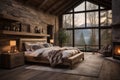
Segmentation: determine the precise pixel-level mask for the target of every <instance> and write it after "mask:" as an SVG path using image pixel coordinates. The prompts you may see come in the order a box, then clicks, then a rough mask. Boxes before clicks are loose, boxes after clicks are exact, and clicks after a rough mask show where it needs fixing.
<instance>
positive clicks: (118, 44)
mask: <svg viewBox="0 0 120 80" xmlns="http://www.w3.org/2000/svg"><path fill="white" fill-rule="evenodd" d="M112 31H113V33H112V34H113V35H112V36H113V37H112V38H113V42H112V44H113V49H112V53H113V58H116V59H120V24H117V25H113V29H112Z"/></svg>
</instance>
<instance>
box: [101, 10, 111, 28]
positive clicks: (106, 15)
mask: <svg viewBox="0 0 120 80" xmlns="http://www.w3.org/2000/svg"><path fill="white" fill-rule="evenodd" d="M100 17H101V21H100V22H101V23H100V24H101V26H109V25H111V23H112V11H111V10H109V11H101V13H100Z"/></svg>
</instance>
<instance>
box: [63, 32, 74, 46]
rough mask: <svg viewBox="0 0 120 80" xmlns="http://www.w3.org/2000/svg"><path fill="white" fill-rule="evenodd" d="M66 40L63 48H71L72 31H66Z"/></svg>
mask: <svg viewBox="0 0 120 80" xmlns="http://www.w3.org/2000/svg"><path fill="white" fill-rule="evenodd" d="M66 33H67V36H68V39H67V41H66V43H65V44H64V45H65V46H72V42H73V33H72V30H66Z"/></svg>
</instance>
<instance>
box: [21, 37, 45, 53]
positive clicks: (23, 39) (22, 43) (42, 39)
mask: <svg viewBox="0 0 120 80" xmlns="http://www.w3.org/2000/svg"><path fill="white" fill-rule="evenodd" d="M25 42H31V43H36V42H47V39H46V38H41V39H26V38H22V39H20V42H19V50H20V51H24V49H25V48H24V43H25Z"/></svg>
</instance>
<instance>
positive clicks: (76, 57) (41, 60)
mask: <svg viewBox="0 0 120 80" xmlns="http://www.w3.org/2000/svg"><path fill="white" fill-rule="evenodd" d="M25 42H31V43H34V42H47V40H46V39H20V50H22V51H24V50H25V49H24V47H23V46H24V43H25ZM82 60H84V53H83V52H80V53H78V54H76V55H74V56H71V57H69V58H68V59H64V60H63V63H62V65H68V66H69V67H70V68H71V69H72V68H73V65H75V64H76V63H78V62H80V61H82ZM25 61H27V62H37V63H48V64H49V61H48V59H46V58H44V57H32V56H25Z"/></svg>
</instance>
